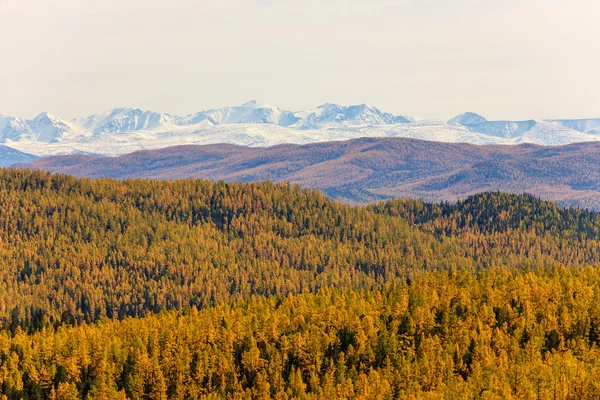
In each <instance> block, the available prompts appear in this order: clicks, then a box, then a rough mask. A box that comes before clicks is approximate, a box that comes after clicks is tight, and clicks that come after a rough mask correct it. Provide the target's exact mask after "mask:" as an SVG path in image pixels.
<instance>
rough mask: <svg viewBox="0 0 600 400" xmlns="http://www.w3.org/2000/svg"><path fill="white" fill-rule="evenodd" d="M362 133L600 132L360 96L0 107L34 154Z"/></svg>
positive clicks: (496, 137) (587, 136)
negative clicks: (293, 101) (68, 108)
mask: <svg viewBox="0 0 600 400" xmlns="http://www.w3.org/2000/svg"><path fill="white" fill-rule="evenodd" d="M360 137H407V138H414V139H422V140H429V141H438V142H449V143H471V144H520V143H534V144H541V145H564V144H570V143H578V142H590V141H598V140H600V119H578V120H528V121H488V120H486V119H485V118H484V117H482V116H480V115H477V114H474V113H466V114H463V115H460V116H457V117H456V118H453V119H451V120H450V121H448V122H443V121H436V120H433V121H428V120H419V119H417V118H411V117H406V116H400V115H393V114H390V113H386V112H383V111H381V110H379V109H377V108H375V107H371V106H368V105H365V104H362V105H355V106H340V105H336V104H323V105H321V106H319V107H317V108H315V109H312V110H306V111H299V112H292V111H287V110H282V109H280V108H277V107H274V106H270V105H267V104H260V103H257V102H256V101H250V102H248V103H246V104H243V105H241V106H237V107H226V108H219V109H213V110H207V111H202V112H198V113H195V114H191V115H187V116H175V115H170V114H165V113H158V112H153V111H143V110H139V109H135V108H118V109H113V110H110V111H107V112H105V113H101V114H95V115H91V116H88V117H83V118H76V119H74V120H71V121H67V120H64V119H61V118H59V117H57V116H55V115H52V114H49V113H41V114H39V115H38V116H37V117H35V118H34V119H31V120H26V119H22V118H18V117H8V116H2V115H0V143H3V144H5V145H7V146H10V147H13V148H15V149H18V150H20V151H23V152H26V153H31V154H35V155H50V154H73V153H90V154H99V155H121V154H126V153H130V152H133V151H136V150H141V149H156V148H164V147H169V146H174V145H182V144H216V143H229V144H237V145H244V146H251V147H266V146H273V145H278V144H284V143H290V144H308V143H316V142H326V141H339V140H348V139H356V138H360Z"/></svg>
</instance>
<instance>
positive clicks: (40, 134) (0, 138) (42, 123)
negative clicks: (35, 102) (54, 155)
mask: <svg viewBox="0 0 600 400" xmlns="http://www.w3.org/2000/svg"><path fill="white" fill-rule="evenodd" d="M72 131H73V126H72V125H71V124H70V123H69V122H67V121H64V120H62V119H60V118H58V117H57V116H55V115H52V114H50V113H46V112H43V113H40V114H39V115H38V116H37V117H35V118H34V119H31V120H24V119H21V118H15V117H4V116H0V142H6V141H7V140H11V141H23V140H26V141H36V142H43V143H53V142H57V141H58V140H60V139H61V138H62V137H63V136H65V134H68V133H70V132H72Z"/></svg>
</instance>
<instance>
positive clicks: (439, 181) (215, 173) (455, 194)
mask: <svg viewBox="0 0 600 400" xmlns="http://www.w3.org/2000/svg"><path fill="white" fill-rule="evenodd" d="M19 167H26V168H33V169H38V168H39V169H44V170H48V171H51V172H59V173H65V174H71V175H76V176H87V177H94V178H95V177H111V178H118V179H125V178H155V179H177V178H205V179H212V180H226V181H241V182H251V181H264V180H271V181H288V182H291V183H295V184H300V185H302V186H304V187H310V188H318V189H320V190H322V191H324V192H325V193H326V194H328V195H329V196H331V197H333V198H335V199H338V200H342V201H345V202H350V203H367V202H372V201H377V200H381V199H387V198H391V197H420V198H424V199H426V200H432V201H440V200H449V201H454V200H456V199H459V198H465V197H467V196H468V195H472V194H475V193H478V192H483V191H496V190H500V191H505V192H513V193H522V192H528V193H532V194H535V195H537V196H540V197H542V198H543V199H547V200H553V201H556V202H557V203H559V204H561V205H563V206H577V207H584V208H590V209H595V210H600V143H580V144H573V145H568V146H561V147H543V146H537V145H531V144H523V145H518V146H498V145H487V146H474V145H468V144H451V143H436V142H428V141H420V140H413V139H403V138H362V139H356V140H350V141H338V142H327V143H315V144H308V145H302V146H299V145H292V144H284V145H278V146H274V147H267V148H250V147H242V146H236V145H229V144H216V145H207V146H176V147H170V148H165V149H160V150H149V151H140V152H135V153H132V154H127V155H123V156H120V157H93V156H88V155H71V156H54V157H47V158H40V159H38V160H35V161H33V162H31V163H29V164H21V165H19Z"/></svg>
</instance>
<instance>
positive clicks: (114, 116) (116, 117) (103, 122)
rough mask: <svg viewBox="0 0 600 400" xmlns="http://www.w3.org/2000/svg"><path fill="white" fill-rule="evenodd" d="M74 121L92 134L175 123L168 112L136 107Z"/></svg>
mask: <svg viewBox="0 0 600 400" xmlns="http://www.w3.org/2000/svg"><path fill="white" fill-rule="evenodd" d="M76 122H77V123H78V124H79V125H80V126H81V127H82V128H84V129H88V130H91V131H92V133H93V135H104V134H114V133H126V132H132V131H152V130H169V129H172V128H173V127H174V126H175V125H176V124H175V123H174V121H173V118H172V117H171V116H170V115H168V114H161V113H156V112H152V111H142V110H140V109H138V108H115V109H114V110H110V111H108V112H106V113H104V114H97V115H91V116H89V117H87V118H83V119H81V120H76Z"/></svg>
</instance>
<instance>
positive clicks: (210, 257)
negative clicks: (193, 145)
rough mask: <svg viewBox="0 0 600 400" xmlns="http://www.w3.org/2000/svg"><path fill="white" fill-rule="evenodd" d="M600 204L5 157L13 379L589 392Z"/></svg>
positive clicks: (155, 394) (90, 388)
mask: <svg viewBox="0 0 600 400" xmlns="http://www.w3.org/2000/svg"><path fill="white" fill-rule="evenodd" d="M599 262H600V214H597V213H594V212H590V211H586V210H579V209H562V208H560V207H558V206H556V205H555V204H553V203H549V202H544V201H541V200H539V199H538V198H536V197H533V196H529V195H508V194H504V193H482V194H480V195H476V196H473V197H470V198H468V199H466V200H464V201H460V202H458V203H453V204H449V203H442V204H431V203H425V202H422V201H419V200H392V201H387V202H382V203H379V204H374V205H370V206H366V207H353V206H348V205H343V204H341V203H337V202H333V201H331V200H329V199H328V198H327V197H325V196H324V195H323V194H322V193H320V192H318V191H310V190H303V189H301V188H299V187H296V186H291V185H287V184H273V183H269V182H265V183H253V184H230V183H214V182H210V181H203V180H191V179H190V180H179V181H151V180H129V181H117V180H110V179H99V180H92V179H77V178H74V177H70V176H65V175H52V174H49V173H46V172H40V171H22V170H0V278H1V279H0V391H1V393H2V395H1V397H2V398H6V399H80V398H84V399H113V398H114V399H126V398H130V399H167V398H172V399H203V398H204V399H221V398H223V399H225V398H226V399H230V398H231V399H266V398H275V399H396V398H398V399H421V398H426V399H447V398H448V399H597V398H600V361H598V360H600V271H599V270H598V264H599Z"/></svg>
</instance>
